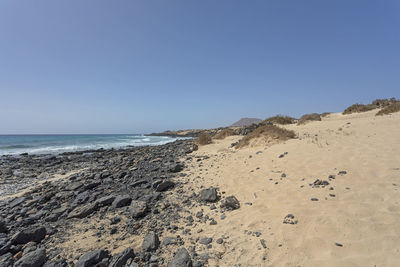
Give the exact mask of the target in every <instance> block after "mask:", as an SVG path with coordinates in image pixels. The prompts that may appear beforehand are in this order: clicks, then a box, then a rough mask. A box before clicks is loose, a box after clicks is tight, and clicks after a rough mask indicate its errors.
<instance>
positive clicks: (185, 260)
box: [168, 248, 192, 267]
mask: <svg viewBox="0 0 400 267" xmlns="http://www.w3.org/2000/svg"><path fill="white" fill-rule="evenodd" d="M168 267H192V259H191V258H190V255H189V253H188V252H187V250H186V249H185V248H180V249H179V250H178V252H177V253H176V254H175V256H174V257H173V259H172V260H171V262H170V263H168Z"/></svg>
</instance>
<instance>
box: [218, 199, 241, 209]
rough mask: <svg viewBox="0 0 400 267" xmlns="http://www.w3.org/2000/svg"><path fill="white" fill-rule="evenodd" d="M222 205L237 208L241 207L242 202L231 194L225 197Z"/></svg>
mask: <svg viewBox="0 0 400 267" xmlns="http://www.w3.org/2000/svg"><path fill="white" fill-rule="evenodd" d="M221 207H222V208H226V209H227V210H236V209H239V208H240V203H239V200H237V198H236V197H235V196H229V197H226V198H225V200H224V201H223V203H222V204H221Z"/></svg>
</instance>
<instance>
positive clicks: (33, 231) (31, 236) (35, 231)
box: [11, 226, 46, 245]
mask: <svg viewBox="0 0 400 267" xmlns="http://www.w3.org/2000/svg"><path fill="white" fill-rule="evenodd" d="M45 236H46V228H45V227H43V226H38V227H32V228H28V229H25V230H22V231H20V232H18V233H16V234H15V235H14V236H13V237H11V243H12V244H14V245H16V244H26V243H28V242H30V241H35V242H36V243H40V241H42V240H43V239H44V238H45Z"/></svg>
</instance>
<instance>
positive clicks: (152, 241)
mask: <svg viewBox="0 0 400 267" xmlns="http://www.w3.org/2000/svg"><path fill="white" fill-rule="evenodd" d="M159 245H160V240H159V239H158V236H157V235H156V234H155V233H154V232H151V233H148V234H147V235H146V236H145V237H144V239H143V243H142V251H143V252H151V251H156V250H157V248H158V246H159Z"/></svg>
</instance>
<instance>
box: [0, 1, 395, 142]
mask: <svg viewBox="0 0 400 267" xmlns="http://www.w3.org/2000/svg"><path fill="white" fill-rule="evenodd" d="M399 96H400V1H398V0H393V1H367V0H359V1H357V0H343V1H336V0H335V1H321V0H314V1H298V0H293V1H282V0H276V1H267V0H266V1H244V0H243V1H233V0H228V1H222V0H217V1H215V0H209V1H207V0H206V1H204V0H202V1H190V0H181V1H174V0H168V1H167V0H159V1H153V0H142V1H133V0H126V1H122V0H121V1H116V0H113V1H110V0H107V1H104V0H84V1H82V0H68V1H54V0H48V1H41V0H35V1H32V0H25V1H23V0H18V1H16V0H2V1H1V2H0V133H2V134H12V133H18V134H24V133H140V132H152V131H160V130H166V129H182V128H206V127H215V126H224V125H229V124H231V123H232V122H234V121H236V120H237V119H239V118H241V117H259V118H266V117H268V116H271V115H275V114H287V115H292V116H300V115H301V114H304V113H310V112H325V111H335V112H338V111H342V110H343V109H344V108H345V107H347V106H349V105H350V104H353V103H355V102H361V103H367V102H370V101H371V100H373V99H375V98H387V97H397V98H398V97H399Z"/></svg>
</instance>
